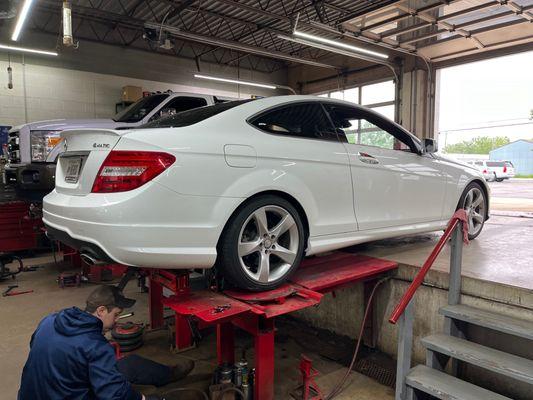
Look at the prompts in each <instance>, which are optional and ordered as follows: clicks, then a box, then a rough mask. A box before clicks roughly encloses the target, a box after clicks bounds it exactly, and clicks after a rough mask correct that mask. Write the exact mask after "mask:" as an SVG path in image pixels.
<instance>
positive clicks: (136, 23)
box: [39, 0, 339, 69]
mask: <svg viewBox="0 0 533 400" xmlns="http://www.w3.org/2000/svg"><path fill="white" fill-rule="evenodd" d="M39 7H40V8H42V9H44V10H47V11H52V12H56V13H60V11H61V5H60V4H59V5H58V4H57V3H56V2H55V1H53V0H41V4H39ZM72 12H73V14H74V15H75V16H76V17H79V18H94V19H96V20H99V21H100V22H102V21H105V22H108V23H113V24H119V25H124V26H126V27H129V28H131V29H137V30H139V29H140V30H142V29H144V27H145V26H149V27H151V28H153V29H159V28H160V27H161V24H160V23H145V22H144V21H142V20H140V19H137V18H133V17H129V16H126V15H122V14H116V13H110V12H107V11H103V10H99V9H94V8H90V7H83V6H76V7H74V8H73V10H72ZM163 29H164V30H166V31H168V32H169V33H171V34H172V35H173V36H176V37H179V38H182V39H185V40H187V41H192V42H195V43H202V44H209V45H212V46H218V47H224V48H228V49H232V50H236V51H241V52H247V53H251V54H254V55H259V56H263V57H267V58H270V59H274V60H284V61H289V62H295V63H300V64H306V65H311V66H315V67H322V68H330V69H331V68H333V69H339V68H338V67H336V66H334V65H329V64H325V63H321V62H318V61H314V60H310V59H306V58H299V57H295V56H291V55H289V54H286V53H282V52H278V51H274V50H268V49H266V48H262V47H256V46H249V45H245V44H241V43H238V42H234V41H230V40H223V39H215V38H211V37H209V36H205V35H199V34H195V33H193V32H187V31H182V30H180V29H179V28H175V27H172V26H168V25H163ZM178 32H179V33H178Z"/></svg>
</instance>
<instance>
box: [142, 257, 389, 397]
mask: <svg viewBox="0 0 533 400" xmlns="http://www.w3.org/2000/svg"><path fill="white" fill-rule="evenodd" d="M396 268H397V264H396V263H395V262H392V261H387V260H381V259H376V258H372V257H367V256H362V255H355V254H350V253H341V252H337V253H333V254H331V255H328V256H323V257H315V258H310V259H307V260H305V261H304V262H303V263H302V265H301V266H300V268H299V270H298V272H297V273H296V274H295V275H294V276H293V277H292V278H291V280H290V282H288V283H286V284H284V285H283V286H281V287H280V288H278V289H275V290H270V291H266V292H261V293H250V292H239V291H225V292H222V293H217V292H214V291H209V290H202V291H191V289H190V286H189V276H188V274H176V273H173V272H169V271H168V270H167V271H165V270H149V278H150V319H151V321H150V322H151V326H152V328H158V327H161V326H163V307H164V306H168V307H170V308H171V309H172V310H173V311H174V312H175V319H176V337H175V347H176V349H178V350H182V349H186V348H188V347H190V346H191V345H192V339H191V324H190V322H191V320H192V319H193V320H194V321H195V323H197V324H198V326H199V328H202V327H206V326H216V329H217V354H218V362H219V364H222V363H230V364H233V363H234V358H235V354H234V353H235V348H234V326H237V327H239V328H241V329H243V330H244V331H246V332H248V333H250V334H251V335H252V336H254V338H255V359H256V365H255V382H254V399H255V400H272V399H274V332H275V329H274V327H275V317H277V316H280V315H286V314H289V313H291V312H293V311H297V310H301V309H304V308H307V307H311V306H314V305H317V304H319V303H320V301H321V299H322V297H323V296H324V295H325V294H326V293H328V292H334V291H335V290H338V289H341V288H343V287H347V286H349V285H353V284H354V283H357V282H364V284H365V289H366V290H365V294H366V293H369V290H368V288H372V287H373V286H374V284H375V282H376V281H377V280H378V279H381V278H382V277H383V274H385V273H388V272H389V271H391V270H394V269H396ZM163 287H166V288H167V289H169V290H170V291H172V293H174V294H173V295H172V296H170V297H164V296H163ZM367 300H368V299H365V302H366V301H367ZM373 321H374V318H370V319H369V322H368V326H367V327H366V335H365V342H366V343H367V344H369V345H371V346H373V345H374V340H375V338H374V333H375V332H374V330H373V329H372V328H373Z"/></svg>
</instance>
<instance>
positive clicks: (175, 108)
mask: <svg viewBox="0 0 533 400" xmlns="http://www.w3.org/2000/svg"><path fill="white" fill-rule="evenodd" d="M206 105H207V100H206V99H203V98H201V97H176V98H174V99H172V100H170V101H169V102H168V103H166V104H165V105H163V107H162V108H161V110H159V111H158V112H156V113H155V114H154V116H152V118H151V119H150V121H155V120H157V119H160V118H163V117H168V116H170V115H174V114H177V113H179V112H182V111H187V110H191V109H193V108H198V107H203V106H206Z"/></svg>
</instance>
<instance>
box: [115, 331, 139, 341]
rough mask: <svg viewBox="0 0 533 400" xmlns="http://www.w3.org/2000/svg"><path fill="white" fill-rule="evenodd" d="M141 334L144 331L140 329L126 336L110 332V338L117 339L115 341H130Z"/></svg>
mask: <svg viewBox="0 0 533 400" xmlns="http://www.w3.org/2000/svg"><path fill="white" fill-rule="evenodd" d="M143 333H144V329H141V330H140V331H138V332H135V333H128V334H126V333H118V332H115V331H111V336H112V337H113V339H117V340H130V339H136V338H138V337H139V336H142V335H143Z"/></svg>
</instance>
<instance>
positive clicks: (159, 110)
mask: <svg viewBox="0 0 533 400" xmlns="http://www.w3.org/2000/svg"><path fill="white" fill-rule="evenodd" d="M228 100H232V99H230V98H226V97H217V96H211V95H204V94H198V93H182V92H165V93H154V94H152V95H150V96H146V97H143V98H142V99H140V100H138V101H137V102H135V103H133V104H132V105H130V106H129V107H128V108H126V109H124V110H123V111H121V112H119V113H118V114H117V115H115V117H114V118H112V119H111V118H109V119H56V120H49V121H40V122H32V123H29V124H24V125H19V126H15V127H13V128H12V129H11V130H10V131H9V139H8V165H7V166H6V169H5V182H6V183H7V184H11V185H14V186H16V188H17V189H20V190H21V191H23V192H28V193H30V194H31V195H33V196H35V195H36V196H40V198H42V196H43V195H44V194H47V193H49V192H51V191H52V189H53V188H54V180H55V171H56V165H55V163H56V160H57V157H58V156H59V154H61V152H62V151H63V146H57V144H58V143H59V142H60V140H61V137H60V135H61V132H62V131H64V130H67V129H80V128H98V129H131V128H136V127H139V126H141V125H143V124H146V123H148V122H151V121H156V120H157V119H160V118H163V117H166V116H169V115H173V114H175V113H177V112H181V111H186V110H190V109H192V108H197V107H203V106H207V105H213V104H217V103H221V102H225V101H228Z"/></svg>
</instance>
